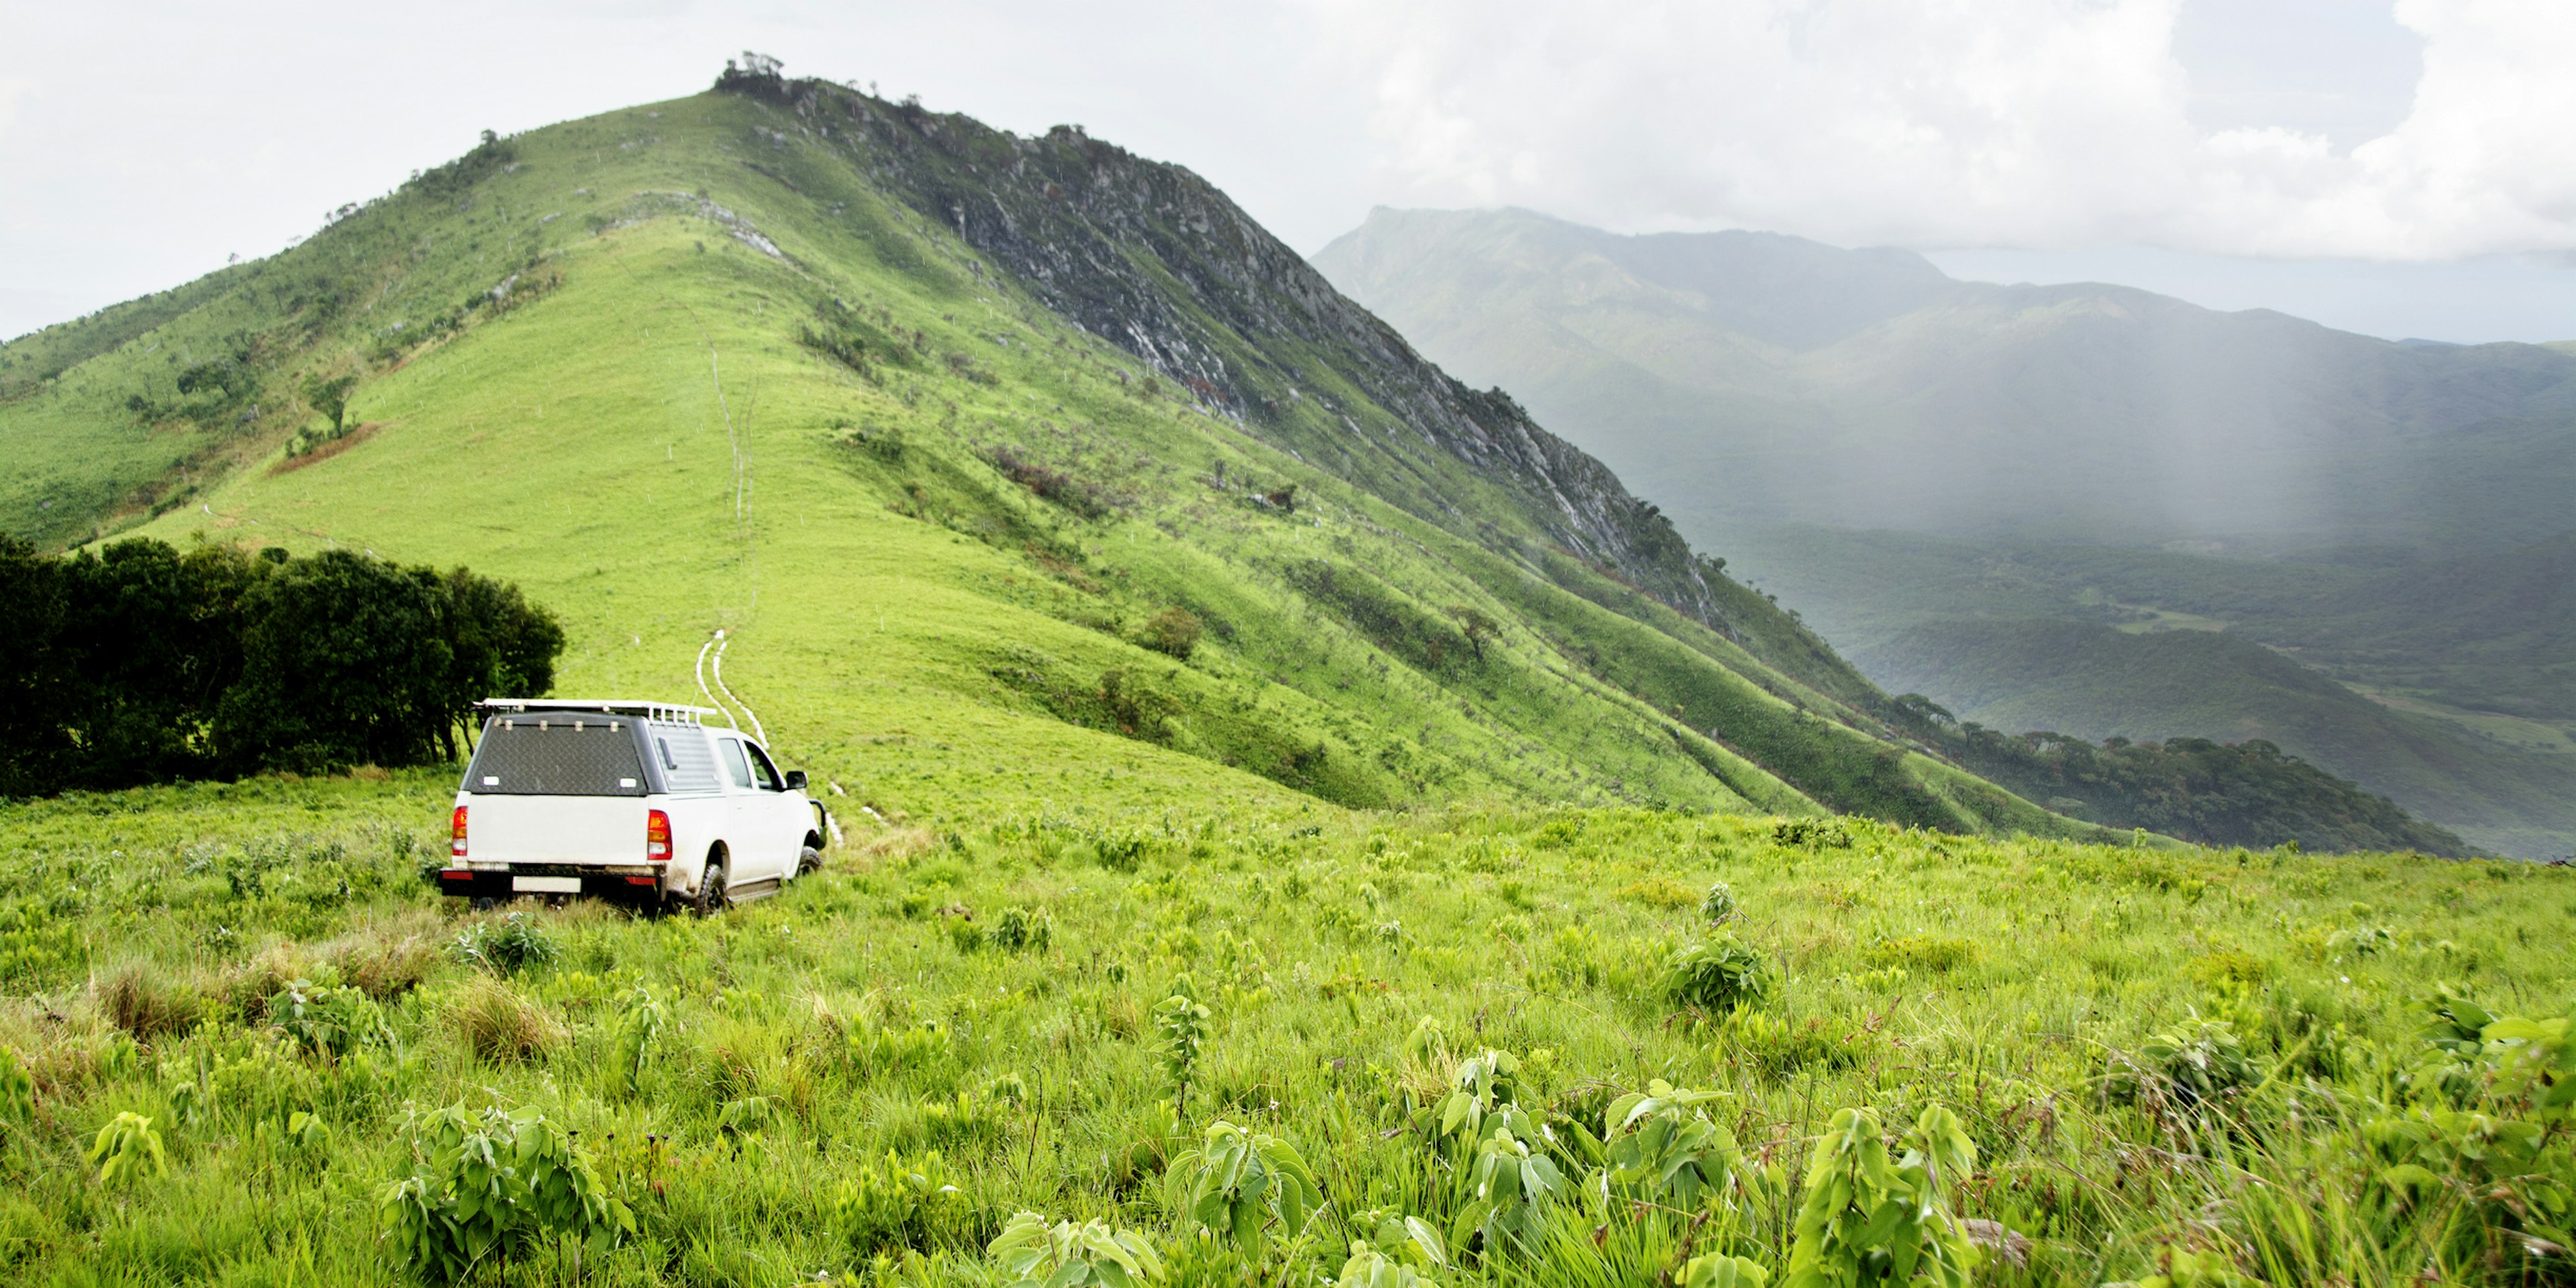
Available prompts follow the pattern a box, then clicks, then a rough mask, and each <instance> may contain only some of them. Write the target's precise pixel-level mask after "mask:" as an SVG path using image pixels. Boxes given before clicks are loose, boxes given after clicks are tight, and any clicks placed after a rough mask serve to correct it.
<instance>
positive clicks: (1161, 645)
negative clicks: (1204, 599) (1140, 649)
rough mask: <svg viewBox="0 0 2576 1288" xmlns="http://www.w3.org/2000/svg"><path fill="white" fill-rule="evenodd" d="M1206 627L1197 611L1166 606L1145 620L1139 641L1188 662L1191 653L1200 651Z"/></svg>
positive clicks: (1156, 650)
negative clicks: (1200, 642)
mask: <svg viewBox="0 0 2576 1288" xmlns="http://www.w3.org/2000/svg"><path fill="white" fill-rule="evenodd" d="M1204 629H1205V627H1204V626H1202V625H1201V623H1200V622H1199V619H1198V615H1197V614H1196V613H1193V612H1191V611H1190V610H1188V609H1186V608H1166V609H1164V610H1163V611H1161V612H1159V613H1156V614H1154V615H1153V616H1152V617H1149V618H1147V619H1146V620H1145V625H1144V629H1143V630H1142V631H1141V632H1139V635H1140V638H1139V640H1138V641H1137V642H1138V643H1141V644H1143V645H1144V646H1145V647H1147V648H1149V649H1152V650H1154V651H1155V652H1157V653H1163V654H1167V655H1169V656H1171V657H1175V658H1178V659H1180V660H1181V661H1184V662H1186V661H1189V660H1190V654H1192V653H1194V652H1196V651H1198V647H1199V635H1200V633H1201V632H1202V631H1203V630H1204Z"/></svg>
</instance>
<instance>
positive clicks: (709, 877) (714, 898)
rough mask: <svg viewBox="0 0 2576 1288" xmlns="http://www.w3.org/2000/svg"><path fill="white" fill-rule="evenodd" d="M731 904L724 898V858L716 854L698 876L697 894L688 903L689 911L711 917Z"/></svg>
mask: <svg viewBox="0 0 2576 1288" xmlns="http://www.w3.org/2000/svg"><path fill="white" fill-rule="evenodd" d="M731 903H732V901H731V900H730V899H728V898H726V897H725V861H724V856H723V855H721V854H718V855H715V856H712V857H710V858H709V859H708V860H707V867H706V870H705V871H703V872H700V873H699V874H698V894H697V897H696V898H694V899H691V900H690V901H689V911H691V912H693V913H696V914H697V915H699V916H701V917H712V916H714V915H716V914H717V913H719V912H722V911H724V910H725V909H726V907H728V906H729V905H730V904H731Z"/></svg>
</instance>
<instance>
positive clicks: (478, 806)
mask: <svg viewBox="0 0 2576 1288" xmlns="http://www.w3.org/2000/svg"><path fill="white" fill-rule="evenodd" d="M466 804H467V814H466V827H465V831H466V841H465V861H466V862H467V863H469V864H473V865H475V866H478V867H479V866H481V865H483V864H486V863H581V864H601V863H641V862H643V861H644V813H645V811H646V809H647V808H649V807H648V806H647V805H646V803H645V799H644V798H643V797H640V796H474V797H470V798H469V799H468V800H467V802H466Z"/></svg>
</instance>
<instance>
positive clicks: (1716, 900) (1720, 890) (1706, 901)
mask: <svg viewBox="0 0 2576 1288" xmlns="http://www.w3.org/2000/svg"><path fill="white" fill-rule="evenodd" d="M1735 914H1736V907H1735V891H1733V890H1731V889H1729V888H1727V884H1726V883H1725V882H1723V881H1719V882H1716V883H1714V884H1712V885H1710V886H1709V888H1708V893H1707V894H1705V895H1702V896H1701V897H1700V901H1699V915H1700V919H1701V920H1703V921H1705V922H1707V923H1708V926H1709V929H1711V930H1715V929H1717V928H1718V927H1720V926H1723V925H1725V924H1726V923H1728V922H1730V921H1733V920H1735Z"/></svg>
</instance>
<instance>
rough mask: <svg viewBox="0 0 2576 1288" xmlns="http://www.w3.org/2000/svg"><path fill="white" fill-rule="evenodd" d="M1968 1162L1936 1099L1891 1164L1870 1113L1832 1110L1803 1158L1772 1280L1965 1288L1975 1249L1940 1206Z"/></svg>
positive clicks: (1969, 1151)
mask: <svg viewBox="0 0 2576 1288" xmlns="http://www.w3.org/2000/svg"><path fill="white" fill-rule="evenodd" d="M1976 1162H1977V1147H1976V1145H1975V1144H1973V1143H1972V1142H1970V1141H1969V1139H1968V1136H1967V1133H1966V1131H1965V1130H1963V1129H1962V1128H1961V1127H1960V1125H1959V1119H1958V1116H1957V1115H1956V1114H1953V1113H1951V1112H1950V1111H1949V1110H1947V1109H1944V1108H1942V1107H1941V1106H1939V1105H1932V1106H1929V1107H1927V1108H1926V1109H1924V1111H1923V1112H1922V1114H1921V1116H1919V1117H1918V1118H1916V1119H1915V1123H1914V1129H1913V1130H1912V1131H1910V1132H1908V1133H1906V1137H1905V1153H1904V1155H1903V1156H1902V1157H1901V1158H1898V1159H1896V1160H1894V1161H1892V1162H1891V1160H1890V1159H1889V1158H1888V1156H1887V1142H1886V1140H1885V1138H1884V1134H1883V1130H1882V1129H1881V1128H1880V1126H1879V1121H1878V1115H1877V1113H1876V1112H1874V1111H1872V1110H1868V1109H1845V1110H1842V1111H1840V1112H1838V1113H1836V1114H1835V1115H1834V1117H1833V1121H1832V1122H1831V1123H1830V1124H1828V1125H1827V1126H1826V1128H1825V1134H1824V1135H1823V1137H1822V1138H1820V1139H1818V1140H1817V1142H1816V1151H1815V1154H1814V1156H1813V1158H1812V1159H1810V1160H1809V1162H1808V1164H1807V1193H1806V1197H1805V1199H1804V1200H1803V1201H1802V1202H1801V1203H1800V1204H1799V1207H1798V1221H1797V1236H1796V1242H1795V1243H1794V1244H1793V1245H1792V1246H1791V1248H1790V1250H1789V1273H1788V1277H1787V1278H1786V1279H1784V1280H1783V1281H1782V1286H1781V1288H1844V1286H1845V1285H1879V1284H1885V1285H1891V1286H1894V1285H1906V1286H1909V1288H1910V1286H1912V1285H1924V1286H1926V1288H1967V1285H1968V1275H1969V1272H1970V1271H1971V1270H1973V1269H1974V1268H1975V1267H1976V1264H1977V1260H1978V1252H1977V1248H1976V1246H1975V1245H1974V1244H1973V1243H1971V1242H1969V1240H1968V1236H1967V1233H1966V1231H1964V1230H1962V1229H1961V1228H1960V1225H1959V1222H1958V1221H1957V1220H1956V1219H1955V1218H1954V1217H1952V1216H1951V1214H1950V1206H1949V1191H1950V1188H1951V1187H1952V1186H1954V1185H1956V1184H1958V1183H1959V1182H1961V1181H1964V1180H1966V1179H1967V1178H1968V1176H1969V1175H1970V1173H1971V1172H1972V1171H1973V1170H1974V1169H1975V1167H1976Z"/></svg>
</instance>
